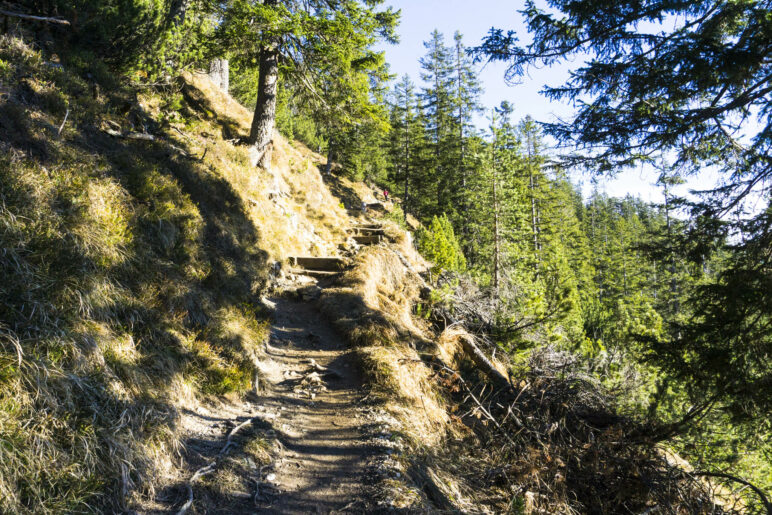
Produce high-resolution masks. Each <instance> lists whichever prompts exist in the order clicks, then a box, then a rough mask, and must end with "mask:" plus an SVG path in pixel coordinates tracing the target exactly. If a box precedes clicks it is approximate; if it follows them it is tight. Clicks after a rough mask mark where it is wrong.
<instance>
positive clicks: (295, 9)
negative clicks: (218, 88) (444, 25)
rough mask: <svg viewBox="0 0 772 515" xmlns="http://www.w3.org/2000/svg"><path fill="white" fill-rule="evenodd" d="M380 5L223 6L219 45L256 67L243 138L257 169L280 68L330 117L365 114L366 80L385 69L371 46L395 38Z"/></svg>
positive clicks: (267, 145)
mask: <svg viewBox="0 0 772 515" xmlns="http://www.w3.org/2000/svg"><path fill="white" fill-rule="evenodd" d="M382 3H383V2H382V0H367V1H358V0H342V1H339V2H334V3H331V2H326V1H323V0H309V1H300V0H264V1H263V2H262V3H256V2H252V1H251V0H233V1H231V2H229V3H228V4H226V5H225V8H224V10H223V12H222V15H221V16H222V22H221V23H220V25H219V30H218V34H219V36H220V41H222V42H223V44H224V45H225V46H226V48H228V49H229V50H230V52H231V53H232V54H233V55H234V56H235V57H236V58H237V59H240V60H241V61H242V62H244V63H257V64H258V66H259V70H260V73H259V83H258V87H257V105H256V107H255V117H254V119H253V123H252V130H251V133H250V137H249V142H250V144H252V145H253V146H254V148H255V156H254V160H255V162H256V164H259V165H260V166H263V167H269V166H270V156H271V142H272V139H273V130H274V126H275V120H276V105H277V98H278V87H279V66H280V64H281V66H282V69H283V70H284V73H285V74H286V75H288V76H292V77H293V78H294V80H295V81H296V82H297V84H299V85H301V86H302V88H303V89H304V90H305V92H306V94H307V95H308V96H309V97H310V98H313V99H314V100H315V101H316V102H317V106H319V107H320V108H322V109H324V110H325V111H326V112H328V113H329V119H333V113H334V114H335V115H336V116H337V117H338V118H343V119H346V118H347V117H350V116H351V115H353V116H354V117H358V116H360V115H361V114H362V113H363V112H364V113H367V111H368V109H371V108H369V107H368V104H372V102H371V100H373V99H372V98H370V96H369V91H368V89H367V87H366V83H367V80H368V78H369V77H371V76H372V74H373V73H374V74H376V75H377V74H379V73H381V70H382V68H383V65H384V60H383V54H382V53H379V52H375V51H373V50H372V47H373V45H374V44H375V43H376V42H377V41H379V40H386V41H395V40H396V36H395V35H394V28H395V26H396V23H397V20H398V17H399V13H398V12H394V11H393V10H392V9H391V8H388V9H386V10H384V11H377V10H376V9H377V7H378V6H379V5H381V4H382ZM330 81H332V82H330ZM363 85H365V86H364V87H363ZM341 98H343V99H344V100H345V101H346V102H345V103H343V104H342V105H341V104H339V103H338V102H337V101H338V100H340V99H341Z"/></svg>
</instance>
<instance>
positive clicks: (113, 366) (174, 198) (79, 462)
mask: <svg viewBox="0 0 772 515" xmlns="http://www.w3.org/2000/svg"><path fill="white" fill-rule="evenodd" d="M223 113H227V116H225V115H223ZM65 116H66V117H67V121H66V123H65V124H64V125H63V128H62V130H61V133H60V132H59V128H60V126H62V121H63V120H64V118H65ZM248 120H249V113H248V112H247V111H245V110H244V109H243V108H242V107H241V106H239V105H238V104H236V103H235V102H233V101H232V100H230V99H229V97H227V96H224V95H221V94H219V93H218V92H216V91H213V90H211V89H209V85H208V83H207V81H206V80H204V79H203V78H200V77H195V76H188V77H186V78H185V80H182V81H180V83H179V84H178V87H177V88H175V89H174V91H171V90H170V91H166V92H162V93H154V92H150V91H140V92H137V91H134V90H131V89H128V88H125V87H123V86H121V85H120V84H118V83H117V82H115V80H114V79H112V78H111V77H110V74H109V73H108V72H107V71H106V70H104V69H102V68H100V67H99V66H98V64H95V63H93V62H88V61H86V60H84V61H83V62H77V61H76V60H73V61H72V62H67V63H65V68H64V69H62V68H60V67H58V66H52V65H50V64H49V63H47V62H46V61H45V60H44V59H43V57H42V56H41V54H39V53H38V52H36V51H33V50H31V49H30V48H29V47H28V46H26V45H25V44H23V43H22V42H21V41H19V40H17V39H12V38H7V37H5V38H3V39H2V40H0V241H1V247H2V252H0V270H2V272H1V273H2V281H1V282H0V512H12V513H25V512H35V513H46V512H48V513H60V512H71V511H76V512H77V511H84V512H85V511H102V510H107V511H112V510H116V509H121V508H124V507H126V506H129V505H131V504H132V503H133V502H135V501H137V500H138V499H141V498H142V497H143V496H147V495H151V494H152V482H151V481H150V480H151V479H152V478H155V477H159V476H163V475H170V474H174V470H175V469H174V455H175V451H176V449H177V448H178V445H179V443H178V440H177V435H178V427H177V423H178V410H179V409H180V407H182V406H185V407H188V408H191V407H195V405H196V404H197V403H199V402H202V399H205V398H206V396H207V395H215V394H217V395H220V394H226V393H230V392H235V393H240V392H244V391H246V390H248V389H249V388H251V380H252V375H253V370H254V363H255V360H257V359H259V357H260V346H261V344H262V342H263V341H264V338H265V337H266V317H265V315H264V314H263V313H261V309H260V308H259V305H260V304H259V295H260V293H261V291H262V289H263V287H264V285H265V283H266V277H267V271H268V268H269V264H270V263H271V262H272V261H273V260H275V259H283V258H285V257H286V256H287V255H291V254H295V253H301V254H305V253H311V254H320V255H321V254H329V253H330V252H333V251H334V250H335V249H334V248H333V247H332V243H331V242H334V241H335V240H336V239H340V237H341V235H342V231H343V225H345V223H346V222H347V220H348V216H347V214H346V212H345V210H344V209H343V206H341V205H340V204H341V203H340V201H339V200H338V199H337V198H335V197H333V196H332V195H331V194H330V193H329V192H328V190H327V189H326V188H324V187H323V184H322V180H321V175H320V174H319V173H318V171H317V170H316V168H315V167H314V166H313V165H314V163H315V161H316V160H317V159H318V156H315V155H314V154H312V153H311V152H309V151H307V150H305V149H302V148H300V149H295V148H292V147H291V146H290V145H289V144H288V143H287V142H286V141H283V140H279V141H277V146H278V152H276V162H275V166H274V169H275V170H276V172H275V174H274V175H272V176H269V175H268V174H266V173H264V172H260V173H257V172H255V171H254V169H250V167H249V166H248V153H247V150H246V148H245V147H244V146H239V145H235V144H234V142H233V141H231V142H229V141H226V140H232V139H234V138H238V137H239V136H240V135H243V134H244V133H245V132H246V130H247V127H248V125H247V122H248ZM104 129H112V130H115V129H119V130H121V131H140V132H141V131H143V130H147V131H149V132H151V133H153V134H155V135H156V136H157V139H156V141H154V142H146V141H133V140H129V139H122V138H114V137H111V136H109V135H108V134H106V132H105V131H104ZM341 187H344V186H341ZM269 196H270V197H272V198H269Z"/></svg>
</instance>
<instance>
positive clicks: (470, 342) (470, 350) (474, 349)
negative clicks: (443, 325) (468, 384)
mask: <svg viewBox="0 0 772 515" xmlns="http://www.w3.org/2000/svg"><path fill="white" fill-rule="evenodd" d="M458 339H459V340H460V341H461V347H463V349H464V352H465V353H466V355H467V356H468V357H469V359H471V360H472V361H473V362H474V364H475V365H476V366H477V368H479V369H480V370H481V371H482V372H483V373H484V374H485V375H486V376H488V378H489V379H490V380H491V381H493V382H494V383H495V384H496V385H497V386H499V387H500V388H502V389H504V390H508V391H510V392H512V393H515V391H514V388H512V385H511V384H510V383H509V379H508V378H506V377H504V374H502V373H501V372H499V370H498V369H497V368H496V367H495V366H493V363H492V362H491V360H489V359H488V357H487V356H486V355H485V354H484V353H483V351H481V350H480V348H479V347H478V346H477V344H476V343H475V341H474V337H473V336H472V335H471V334H459V335H458Z"/></svg>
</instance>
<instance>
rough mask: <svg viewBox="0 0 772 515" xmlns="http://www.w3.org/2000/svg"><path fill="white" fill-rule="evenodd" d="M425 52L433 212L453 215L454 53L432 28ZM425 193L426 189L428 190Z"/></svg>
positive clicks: (423, 73) (423, 66)
mask: <svg viewBox="0 0 772 515" xmlns="http://www.w3.org/2000/svg"><path fill="white" fill-rule="evenodd" d="M424 46H425V47H426V49H427V53H426V55H425V56H424V57H423V58H421V60H420V63H421V70H422V71H421V79H422V80H423V81H424V82H425V84H426V86H425V87H424V89H423V90H422V92H421V101H422V103H423V105H422V107H423V111H424V114H425V116H426V120H427V122H428V123H427V124H426V126H425V129H426V132H427V138H426V139H427V141H428V142H429V146H430V151H431V154H432V156H433V158H432V161H431V163H430V173H431V174H432V175H433V177H434V187H435V192H434V206H433V207H432V208H431V213H432V214H436V215H439V214H442V213H450V214H451V218H455V214H454V213H453V211H454V210H455V206H453V205H452V204H451V200H452V198H453V195H452V188H453V182H454V174H455V172H456V170H457V167H456V166H455V163H453V162H452V155H453V149H454V147H455V134H453V132H452V123H453V101H452V96H453V57H452V52H451V50H450V49H449V48H448V47H447V46H445V41H444V37H443V35H442V34H441V33H440V32H439V31H437V30H435V31H434V32H432V34H431V39H430V40H429V41H427V42H425V43H424ZM427 193H428V192H427Z"/></svg>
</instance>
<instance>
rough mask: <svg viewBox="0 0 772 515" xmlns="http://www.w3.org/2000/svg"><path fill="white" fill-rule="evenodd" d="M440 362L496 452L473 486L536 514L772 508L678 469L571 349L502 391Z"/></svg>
mask: <svg viewBox="0 0 772 515" xmlns="http://www.w3.org/2000/svg"><path fill="white" fill-rule="evenodd" d="M432 365H433V366H434V368H435V370H437V376H438V378H439V382H440V384H443V385H445V386H446V387H448V385H452V384H456V385H458V386H457V387H452V388H449V389H450V391H451V392H453V391H455V392H458V393H456V395H455V397H456V400H457V401H460V406H462V407H464V409H465V412H464V414H463V415H462V417H461V418H462V420H463V421H464V422H465V423H466V424H467V425H469V426H470V427H472V428H474V430H475V433H476V434H477V436H478V438H479V439H480V441H481V444H482V446H483V447H484V448H486V449H487V450H488V453H487V455H488V456H489V460H488V462H487V464H486V466H487V469H488V472H487V473H486V474H484V475H483V476H480V477H476V478H474V479H473V482H477V486H479V487H481V488H486V487H491V486H497V487H499V488H501V489H503V490H504V491H508V492H510V495H511V496H512V497H511V499H512V503H514V502H515V501H517V500H520V503H521V505H522V506H524V508H525V512H526V513H545V514H546V513H668V514H671V513H672V514H680V513H690V514H708V513H710V514H721V513H754V514H755V513H765V512H766V511H765V509H764V507H763V504H764V503H763V502H762V504H761V505H759V507H758V508H754V507H753V506H755V505H753V506H752V505H751V503H748V502H746V501H745V500H744V499H743V497H742V495H740V494H739V493H738V492H737V491H735V490H732V488H730V487H729V486H728V485H723V486H720V487H719V486H718V485H717V484H716V483H714V482H708V481H705V480H702V479H700V478H699V477H698V474H694V473H690V472H688V471H687V470H684V469H683V468H681V467H679V466H678V465H677V464H671V463H670V462H669V461H668V460H667V459H666V456H665V455H664V453H663V452H662V450H661V448H660V447H658V446H657V445H656V443H655V442H653V441H646V440H645V439H642V438H641V436H640V435H641V434H646V428H644V427H642V426H641V424H640V423H637V422H636V421H633V420H631V419H628V418H625V417H622V416H620V415H617V414H616V413H615V399H614V398H613V397H612V396H611V395H610V394H608V393H607V392H606V391H605V390H604V389H603V388H602V386H601V385H600V384H599V383H598V381H597V380H595V379H594V378H592V377H591V376H590V375H589V374H586V373H585V372H584V371H583V370H582V367H581V365H580V364H579V363H578V362H577V360H576V359H575V357H573V356H572V355H571V354H569V353H566V352H561V351H557V350H555V349H554V348H550V347H545V348H543V349H540V350H538V351H536V352H535V353H534V354H533V356H532V358H531V361H530V364H529V367H528V371H527V372H525V373H523V374H522V376H520V377H517V378H515V381H514V387H513V388H512V387H510V388H498V389H493V390H491V388H490V385H488V384H487V383H478V384H470V383H469V382H468V381H465V380H464V379H463V378H462V377H461V375H460V374H459V373H458V372H456V371H454V370H452V369H450V368H448V367H447V366H446V365H444V364H441V363H438V362H434V363H432ZM486 392H487V393H486ZM739 486H743V485H742V484H739Z"/></svg>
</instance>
